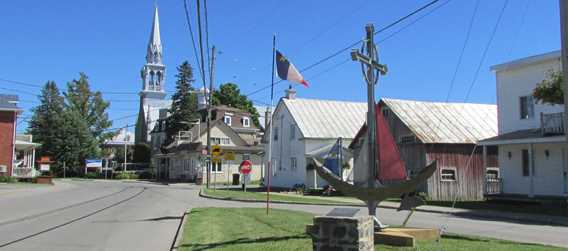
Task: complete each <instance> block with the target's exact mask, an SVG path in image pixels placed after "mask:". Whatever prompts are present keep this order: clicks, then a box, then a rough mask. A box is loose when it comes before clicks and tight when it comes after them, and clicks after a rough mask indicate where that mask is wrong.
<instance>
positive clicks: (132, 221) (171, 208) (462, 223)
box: [0, 181, 568, 250]
mask: <svg viewBox="0 0 568 251" xmlns="http://www.w3.org/2000/svg"><path fill="white" fill-rule="evenodd" d="M0 192H1V193H0V250H4V249H5V250H169V248H170V247H171V245H172V242H173V238H174V235H175V233H176V231H177V229H178V226H179V224H180V219H181V215H182V214H183V213H184V212H185V210H186V209H188V208H191V207H207V206H214V207H262V206H264V204H262V203H240V202H231V201H218V200H209V199H204V198H200V197H199V196H198V187H196V186H193V185H186V184H180V185H169V186H167V185H158V184H149V183H133V182H117V181H110V182H105V181H63V182H60V183H58V185H56V186H54V187H48V188H46V187H33V188H30V189H21V188H19V189H2V190H1V191H0ZM274 207H275V208H284V209H293V210H301V211H306V212H311V213H315V214H325V213H327V212H328V211H329V210H331V209H332V208H333V207H331V206H310V205H285V204H275V205H274ZM364 211H365V209H363V208H362V210H361V213H364ZM379 214H380V215H381V217H382V219H383V220H384V221H385V222H386V223H387V224H393V225H394V224H400V223H401V222H402V220H403V218H404V217H405V216H406V213H398V212H396V211H395V210H390V209H379ZM410 225H412V226H417V227H440V226H442V225H447V228H446V230H447V231H448V232H453V233H460V234H469V235H479V236H488V237H493V238H501V239H508V240H515V241H523V242H533V243H543V244H550V245H557V246H564V247H568V237H567V236H568V227H557V226H543V225H531V224H519V223H516V222H500V221H491V220H482V219H469V218H462V217H447V216H446V215H442V214H436V213H423V212H417V213H415V216H413V218H412V219H411V222H410Z"/></svg>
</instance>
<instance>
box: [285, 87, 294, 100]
mask: <svg viewBox="0 0 568 251" xmlns="http://www.w3.org/2000/svg"><path fill="white" fill-rule="evenodd" d="M284 93H286V96H285V98H287V99H296V90H295V89H294V88H292V85H290V86H289V87H288V89H286V90H285V91H284Z"/></svg>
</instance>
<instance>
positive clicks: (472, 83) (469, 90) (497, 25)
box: [464, 0, 509, 102]
mask: <svg viewBox="0 0 568 251" xmlns="http://www.w3.org/2000/svg"><path fill="white" fill-rule="evenodd" d="M508 3H509V0H505V3H504V4H503V7H502V8H501V11H500V12H499V17H498V18H497V22H495V26H494V27H493V31H492V32H491V37H490V38H489V41H487V44H486V45H485V49H484V50H483V54H482V56H481V59H480V60H479V64H478V65H477V69H476V70H475V75H474V76H473V80H472V81H471V84H470V85H469V89H468V90H467V94H466V95H465V99H464V102H465V101H467V100H468V99H469V94H471V90H472V89H473V86H474V85H475V82H476V81H477V77H478V76H479V71H480V70H481V66H482V65H483V61H485V57H486V56H487V51H489V47H491V43H492V42H493V38H495V34H496V33H497V28H498V27H499V24H500V23H501V19H502V18H503V14H504V13H505V9H506V8H507V4H508Z"/></svg>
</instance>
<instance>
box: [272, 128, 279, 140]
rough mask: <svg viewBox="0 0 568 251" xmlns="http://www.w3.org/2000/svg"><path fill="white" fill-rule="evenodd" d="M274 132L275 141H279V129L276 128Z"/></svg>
mask: <svg viewBox="0 0 568 251" xmlns="http://www.w3.org/2000/svg"><path fill="white" fill-rule="evenodd" d="M272 132H273V133H274V141H278V127H274V130H272Z"/></svg>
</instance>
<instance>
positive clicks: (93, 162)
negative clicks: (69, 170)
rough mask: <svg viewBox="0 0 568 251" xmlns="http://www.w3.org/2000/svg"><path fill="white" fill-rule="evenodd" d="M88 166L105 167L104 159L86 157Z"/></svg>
mask: <svg viewBox="0 0 568 251" xmlns="http://www.w3.org/2000/svg"><path fill="white" fill-rule="evenodd" d="M85 166H86V167H103V160H102V159H86V160H85Z"/></svg>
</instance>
